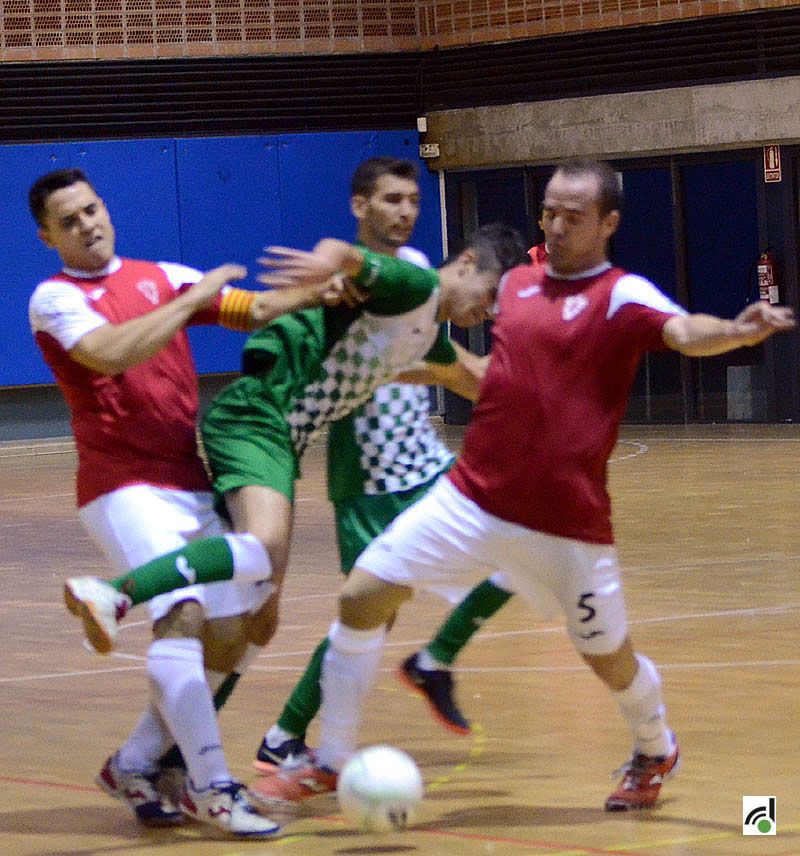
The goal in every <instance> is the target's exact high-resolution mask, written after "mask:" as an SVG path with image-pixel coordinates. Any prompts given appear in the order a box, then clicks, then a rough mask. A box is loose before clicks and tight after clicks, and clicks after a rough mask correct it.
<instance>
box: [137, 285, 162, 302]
mask: <svg viewBox="0 0 800 856" xmlns="http://www.w3.org/2000/svg"><path fill="white" fill-rule="evenodd" d="M136 288H137V290H138V291H139V292H140V293H141V294H142V295H143V296H144V297H145V298H147V300H149V301H150V302H151V303H152V304H153V306H158V286H157V285H156V284H155V283H154V282H153V280H152V279H143V280H140V281H139V282H137V283H136Z"/></svg>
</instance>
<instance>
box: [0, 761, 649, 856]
mask: <svg viewBox="0 0 800 856" xmlns="http://www.w3.org/2000/svg"><path fill="white" fill-rule="evenodd" d="M0 782H7V783H8V784H10V785H33V786H35V787H42V788H58V789H59V790H62V791H76V792H78V793H98V794H99V793H100V792H99V791H98V789H97V788H96V787H94V786H90V785H72V784H68V783H67V782H47V781H44V780H42V779H23V778H19V777H16V776H0ZM322 819H324V820H340V818H337V817H336V816H330V817H325V818H322ZM409 832H418V833H422V834H425V835H436V836H439V837H440V838H459V839H462V840H466V841H483V842H485V843H487V844H512V845H516V846H518V847H546V848H547V849H548V850H578V851H581V850H582V851H584V852H585V853H590V854H599V856H611V854H612V853H613V856H643V854H642V853H641V852H635V851H633V850H613V851H611V850H606V849H604V848H602V847H601V848H597V847H587V846H585V845H582V844H578V845H572V844H568V843H567V842H565V841H559V842H554V841H538V840H533V839H525V838H506V837H504V836H499V835H481V834H479V833H470V832H450V831H449V830H446V829H416V830H415V829H410V830H409Z"/></svg>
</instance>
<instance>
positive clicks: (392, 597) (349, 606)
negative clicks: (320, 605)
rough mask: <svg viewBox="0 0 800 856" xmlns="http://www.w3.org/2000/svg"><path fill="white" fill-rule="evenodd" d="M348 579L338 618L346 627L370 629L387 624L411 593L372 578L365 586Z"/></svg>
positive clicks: (342, 595)
mask: <svg viewBox="0 0 800 856" xmlns="http://www.w3.org/2000/svg"><path fill="white" fill-rule="evenodd" d="M352 580H353V578H352V577H351V578H350V579H348V583H347V584H346V585H345V586H344V588H343V589H342V592H341V594H340V595H339V618H340V620H341V621H342V623H343V624H345V625H347V626H348V627H354V628H360V629H364V630H366V629H371V628H374V627H379V626H380V625H382V624H387V623H388V622H389V621H390V620H391V619H392V618H393V617H394V615H395V613H396V612H397V610H398V609H399V607H400V605H401V604H402V603H403V602H404V601H406V600H408V598H410V597H411V594H412V591H411V589H408V588H406V587H405V586H396V585H392V584H391V583H387V582H384V581H383V580H378V579H377V578H375V577H372V578H371V579H370V580H369V583H368V585H359V584H358V583H357V582H356V581H353V584H351V581H352Z"/></svg>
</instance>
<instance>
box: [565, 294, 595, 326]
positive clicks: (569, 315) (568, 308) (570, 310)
mask: <svg viewBox="0 0 800 856" xmlns="http://www.w3.org/2000/svg"><path fill="white" fill-rule="evenodd" d="M588 305H589V301H588V299H587V298H586V296H585V295H583V294H571V295H570V296H569V297H567V299H566V300H565V301H564V308H563V309H562V310H561V317H562V318H563V319H564V320H565V321H573V320H574V319H575V318H577V317H578V316H579V315H580V314H581V312H583V310H584V309H586V307H587V306H588Z"/></svg>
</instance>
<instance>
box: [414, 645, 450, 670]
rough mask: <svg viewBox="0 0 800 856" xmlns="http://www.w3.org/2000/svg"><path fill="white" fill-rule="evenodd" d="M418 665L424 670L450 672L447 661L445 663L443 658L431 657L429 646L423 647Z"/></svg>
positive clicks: (418, 658) (419, 654)
mask: <svg viewBox="0 0 800 856" xmlns="http://www.w3.org/2000/svg"><path fill="white" fill-rule="evenodd" d="M417 666H419V668H420V669H422V671H423V672H449V671H450V666H448V665H447V663H443V662H442V661H441V660H437V659H436V658H435V657H431V654H430V651H428V649H427V648H423V649H422V650H421V651H420V652H419V653H418V654H417Z"/></svg>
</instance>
